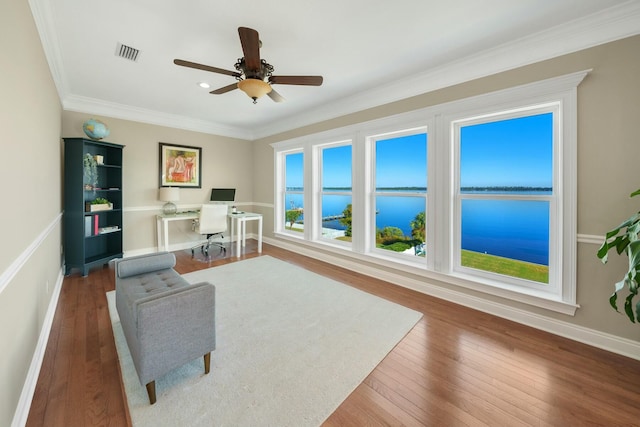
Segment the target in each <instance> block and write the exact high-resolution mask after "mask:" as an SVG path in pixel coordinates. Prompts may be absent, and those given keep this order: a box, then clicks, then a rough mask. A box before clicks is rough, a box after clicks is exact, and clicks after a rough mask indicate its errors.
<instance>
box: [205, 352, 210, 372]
mask: <svg viewBox="0 0 640 427" xmlns="http://www.w3.org/2000/svg"><path fill="white" fill-rule="evenodd" d="M210 369H211V352H209V353H207V354H205V355H204V373H205V374H208V373H209V370H210Z"/></svg>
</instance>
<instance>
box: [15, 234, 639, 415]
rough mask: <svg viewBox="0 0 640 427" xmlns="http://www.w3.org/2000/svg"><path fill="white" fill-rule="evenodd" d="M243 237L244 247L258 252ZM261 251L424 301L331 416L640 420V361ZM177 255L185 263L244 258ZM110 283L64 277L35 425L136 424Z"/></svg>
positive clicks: (104, 276) (99, 272)
mask: <svg viewBox="0 0 640 427" xmlns="http://www.w3.org/2000/svg"><path fill="white" fill-rule="evenodd" d="M247 245H248V249H249V250H253V252H252V253H248V254H247V255H244V256H243V257H242V258H240V259H244V258H251V257H254V256H259V255H258V254H257V253H255V242H254V241H249V242H247ZM263 254H264V255H270V256H273V257H276V258H280V259H283V260H286V261H288V262H291V263H293V264H296V265H299V266H302V267H304V268H307V269H309V270H312V271H315V272H318V273H320V274H323V275H325V276H328V277H331V278H333V279H336V280H338V281H341V282H343V283H346V284H349V285H351V286H354V287H356V288H358V289H362V290H365V291H367V292H370V293H372V294H375V295H378V296H381V297H383V298H386V299H388V300H391V301H394V302H397V303H400V304H402V305H405V306H407V307H410V308H412V309H414V310H418V311H420V312H422V313H424V317H423V318H422V319H421V320H420V322H419V323H418V324H417V325H416V326H415V327H414V328H413V330H412V331H411V332H410V333H409V334H408V335H407V336H406V337H405V338H404V339H403V340H402V341H401V342H400V343H399V344H398V345H397V346H396V348H395V349H394V350H393V351H392V352H391V353H389V355H388V356H387V357H386V358H385V359H384V360H383V361H382V362H381V363H380V364H379V365H378V367H377V368H376V369H375V370H374V371H373V372H372V373H371V374H370V375H369V376H368V377H367V378H366V379H365V380H364V382H363V383H362V384H361V385H360V386H359V387H358V388H357V389H356V390H355V391H354V392H353V393H352V394H351V395H350V396H349V397H348V398H347V399H346V400H345V401H344V402H343V403H342V405H341V406H340V407H339V408H338V409H337V410H336V411H335V412H334V413H333V414H332V415H331V416H330V417H329V418H328V419H327V420H326V422H325V424H324V425H325V426H401V425H405V426H492V427H493V426H583V425H584V426H587V425H588V426H640V361H636V360H633V359H629V358H625V357H622V356H618V355H615V354H612V353H609V352H606V351H603V350H599V349H596V348H592V347H589V346H586V345H583V344H580V343H577V342H574V341H571V340H568V339H564V338H561V337H557V336H554V335H551V334H548V333H545V332H542V331H538V330H535V329H532V328H529V327H526V326H522V325H519V324H517V323H513V322H510V321H507V320H504V319H500V318H497V317H494V316H491V315H488V314H484V313H481V312H479V311H475V310H472V309H469V308H465V307H461V306H457V305H455V304H452V303H449V302H446V301H441V300H438V299H436V298H432V297H429V296H426V295H423V294H420V293H418V292H414V291H411V290H408V289H404V288H401V287H397V286H393V285H390V284H388V283H385V282H383V281H381V280H377V279H373V278H370V277H367V276H363V275H360V274H357V273H353V272H350V271H348V270H344V269H341V268H337V267H335V266H332V265H329V264H325V263H323V262H320V261H317V260H313V259H310V258H306V257H303V256H300V255H297V254H295V253H292V252H289V251H286V250H282V249H279V248H276V247H273V246H270V245H264V251H263ZM176 256H177V258H178V263H177V266H176V270H178V271H179V272H180V273H187V272H190V271H195V270H199V269H203V268H209V267H212V266H216V265H220V264H225V263H229V262H236V261H237V260H238V258H230V257H227V258H224V259H217V260H214V261H211V262H203V261H199V260H193V259H191V256H190V255H189V254H188V253H187V252H176ZM113 289H114V280H113V271H112V270H110V269H109V268H106V267H105V268H102V269H94V270H92V271H91V272H90V274H89V275H88V276H87V277H84V278H83V277H80V276H79V275H77V274H76V275H71V276H69V277H66V278H65V280H64V283H63V286H62V291H61V295H60V300H59V304H58V308H57V311H56V315H55V319H54V323H53V328H52V331H51V334H50V338H49V343H48V345H47V350H46V354H45V358H44V363H43V366H42V370H41V372H40V377H39V379H38V384H37V387H36V391H35V395H34V399H33V403H32V406H31V411H30V414H29V419H28V422H27V426H31V427H35V426H61V427H63V426H64V427H74V426H126V425H130V424H131V423H130V419H129V414H128V410H127V406H126V404H125V400H124V398H123V391H122V383H121V380H120V374H119V366H118V358H117V354H116V350H115V345H114V341H113V334H112V331H111V325H110V321H109V314H108V309H107V302H106V298H105V293H106V292H107V291H110V290H113ZM213 357H215V353H214V354H213ZM256 427H258V426H256Z"/></svg>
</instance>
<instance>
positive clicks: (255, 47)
mask: <svg viewBox="0 0 640 427" xmlns="http://www.w3.org/2000/svg"><path fill="white" fill-rule="evenodd" d="M238 34H239V35H240V43H241V44H242V52H243V53H244V57H242V58H240V59H238V62H236V64H235V68H236V71H230V70H224V69H222V68H216V67H211V66H209V65H203V64H197V63H195V62H190V61H184V60H182V59H174V60H173V63H174V64H176V65H180V66H183V67H189V68H196V69H198V70H204V71H210V72H212V73H218V74H225V75H228V76H232V77H235V78H236V80H238V82H237V83H233V84H230V85H228V86H224V87H221V88H219V89H216V90H212V91H211V92H209V93H212V94H214V95H222V94H223V93H227V92H230V91H232V90H234V89H236V88H238V89H240V90H241V91H243V92H244V93H246V94H247V95H249V97H250V98H251V99H253V103H254V104H256V103H257V102H258V98H260V97H261V96H263V95H268V96H269V98H271V99H272V100H274V101H275V102H282V101H284V98H283V97H282V96H281V95H280V94H279V93H278V92H276V91H275V90H273V88H272V87H271V85H274V84H281V85H304V86H320V85H321V84H322V76H274V75H273V66H272V65H271V64H269V63H267V62H266V61H265V60H264V59H260V46H261V45H262V42H261V41H260V38H259V36H258V32H257V31H256V30H254V29H251V28H246V27H239V28H238Z"/></svg>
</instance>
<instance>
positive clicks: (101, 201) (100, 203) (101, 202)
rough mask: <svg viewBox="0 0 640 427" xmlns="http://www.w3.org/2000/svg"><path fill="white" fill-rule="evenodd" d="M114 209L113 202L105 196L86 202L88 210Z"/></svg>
mask: <svg viewBox="0 0 640 427" xmlns="http://www.w3.org/2000/svg"><path fill="white" fill-rule="evenodd" d="M111 209H113V203H111V202H110V201H108V200H107V199H105V198H103V197H96V198H95V199H93V200H92V201H90V202H86V205H85V210H86V211H87V212H96V211H110V210H111Z"/></svg>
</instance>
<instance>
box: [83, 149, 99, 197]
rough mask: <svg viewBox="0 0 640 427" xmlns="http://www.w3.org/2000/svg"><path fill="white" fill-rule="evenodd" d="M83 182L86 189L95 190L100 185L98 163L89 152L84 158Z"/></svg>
mask: <svg viewBox="0 0 640 427" xmlns="http://www.w3.org/2000/svg"><path fill="white" fill-rule="evenodd" d="M83 182H84V188H85V190H93V189H95V188H96V186H97V185H98V163H97V162H96V159H95V158H94V157H93V156H92V155H91V154H89V153H86V154H85V155H84V158H83Z"/></svg>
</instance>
